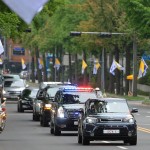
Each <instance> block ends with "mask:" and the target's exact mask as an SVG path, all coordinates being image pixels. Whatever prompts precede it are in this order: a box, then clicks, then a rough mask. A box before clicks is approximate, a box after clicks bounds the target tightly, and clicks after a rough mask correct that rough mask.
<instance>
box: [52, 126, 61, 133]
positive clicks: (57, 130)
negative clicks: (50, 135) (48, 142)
mask: <svg viewBox="0 0 150 150" xmlns="http://www.w3.org/2000/svg"><path fill="white" fill-rule="evenodd" d="M54 135H61V131H60V129H59V127H58V126H57V125H56V124H54Z"/></svg>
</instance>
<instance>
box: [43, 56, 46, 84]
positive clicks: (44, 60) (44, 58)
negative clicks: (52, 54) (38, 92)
mask: <svg viewBox="0 0 150 150" xmlns="http://www.w3.org/2000/svg"><path fill="white" fill-rule="evenodd" d="M43 65H44V66H43V70H44V81H47V68H46V57H45V53H44V54H43Z"/></svg>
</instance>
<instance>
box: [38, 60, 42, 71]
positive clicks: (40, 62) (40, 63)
mask: <svg viewBox="0 0 150 150" xmlns="http://www.w3.org/2000/svg"><path fill="white" fill-rule="evenodd" d="M38 62H39V69H42V68H43V60H42V59H41V58H38Z"/></svg>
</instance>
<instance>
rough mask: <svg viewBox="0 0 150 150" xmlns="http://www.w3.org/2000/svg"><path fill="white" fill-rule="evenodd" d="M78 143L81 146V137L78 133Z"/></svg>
mask: <svg viewBox="0 0 150 150" xmlns="http://www.w3.org/2000/svg"><path fill="white" fill-rule="evenodd" d="M78 143H79V144H81V143H82V136H81V135H80V133H79V132H78Z"/></svg>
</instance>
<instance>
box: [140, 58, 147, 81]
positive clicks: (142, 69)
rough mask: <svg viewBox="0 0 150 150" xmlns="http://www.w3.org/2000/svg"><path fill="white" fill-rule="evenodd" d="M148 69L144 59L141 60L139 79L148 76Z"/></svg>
mask: <svg viewBox="0 0 150 150" xmlns="http://www.w3.org/2000/svg"><path fill="white" fill-rule="evenodd" d="M147 69H148V66H147V64H146V62H145V61H144V59H141V61H140V67H139V74H138V79H139V78H141V77H143V76H145V75H146V72H147Z"/></svg>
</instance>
